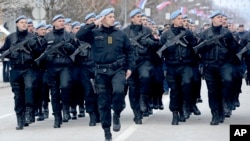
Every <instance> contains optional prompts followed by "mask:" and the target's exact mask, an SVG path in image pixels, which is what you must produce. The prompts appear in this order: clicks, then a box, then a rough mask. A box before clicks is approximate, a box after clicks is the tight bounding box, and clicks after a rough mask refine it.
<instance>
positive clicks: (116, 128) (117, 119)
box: [113, 113, 121, 132]
mask: <svg viewBox="0 0 250 141" xmlns="http://www.w3.org/2000/svg"><path fill="white" fill-rule="evenodd" d="M120 129H121V123H120V115H119V114H116V113H114V114H113V131H115V132H118V131H120Z"/></svg>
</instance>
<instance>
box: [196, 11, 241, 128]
mask: <svg viewBox="0 0 250 141" xmlns="http://www.w3.org/2000/svg"><path fill="white" fill-rule="evenodd" d="M210 18H211V22H212V24H211V27H209V28H208V29H207V30H205V31H203V32H202V33H201V40H200V42H201V43H202V42H203V41H204V40H209V39H211V40H213V41H212V43H209V44H207V45H204V46H202V47H201V48H200V49H198V52H200V55H201V59H202V61H203V64H204V72H205V80H206V83H207V88H208V100H209V101H208V102H209V107H210V109H211V113H212V120H211V122H210V124H211V125H218V124H219V123H220V122H224V115H225V114H226V113H227V112H229V111H230V109H229V105H228V104H229V102H228V101H229V98H230V95H231V93H232V88H233V74H234V72H233V71H234V69H233V66H234V63H237V62H239V61H238V58H237V57H236V53H237V52H238V51H239V49H240V48H239V45H238V43H237V42H236V41H235V40H234V37H233V35H232V33H231V32H230V31H229V30H228V29H227V28H224V27H223V14H222V13H221V12H220V11H215V12H213V13H212V15H211V16H210ZM219 37H220V38H219Z"/></svg>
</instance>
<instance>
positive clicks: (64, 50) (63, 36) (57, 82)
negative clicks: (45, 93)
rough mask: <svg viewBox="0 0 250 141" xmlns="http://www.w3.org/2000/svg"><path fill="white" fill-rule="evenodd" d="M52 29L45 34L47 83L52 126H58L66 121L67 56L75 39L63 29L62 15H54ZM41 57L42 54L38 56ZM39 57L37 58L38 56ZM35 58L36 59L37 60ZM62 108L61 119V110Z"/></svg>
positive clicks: (67, 90) (68, 82)
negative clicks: (53, 119)
mask: <svg viewBox="0 0 250 141" xmlns="http://www.w3.org/2000/svg"><path fill="white" fill-rule="evenodd" d="M52 22H53V31H51V32H49V33H48V34H46V35H45V37H44V38H45V40H46V41H47V48H46V49H45V51H44V53H46V54H45V56H46V57H44V58H45V60H46V66H47V76H48V79H49V80H48V82H49V83H48V85H49V88H50V91H51V102H52V110H53V114H54V117H55V122H54V128H60V125H61V122H62V121H63V122H68V120H69V119H70V114H69V97H70V93H71V87H72V86H71V84H72V76H71V70H72V69H71V67H72V64H73V61H72V60H71V58H70V57H69V55H70V54H72V53H73V52H74V51H75V41H74V39H73V38H72V36H71V34H70V33H69V32H67V31H65V30H64V16H63V15H61V14H60V15H56V16H55V17H54V18H53V19H52ZM40 57H41V58H42V56H40ZM40 57H39V58H40ZM39 58H37V59H36V60H39ZM62 109H63V119H62V115H61V110H62Z"/></svg>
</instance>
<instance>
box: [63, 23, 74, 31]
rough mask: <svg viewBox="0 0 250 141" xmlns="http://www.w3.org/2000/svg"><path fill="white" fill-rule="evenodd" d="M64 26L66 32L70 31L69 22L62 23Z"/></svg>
mask: <svg viewBox="0 0 250 141" xmlns="http://www.w3.org/2000/svg"><path fill="white" fill-rule="evenodd" d="M64 28H65V30H66V31H68V32H71V30H72V27H71V25H70V23H67V24H64Z"/></svg>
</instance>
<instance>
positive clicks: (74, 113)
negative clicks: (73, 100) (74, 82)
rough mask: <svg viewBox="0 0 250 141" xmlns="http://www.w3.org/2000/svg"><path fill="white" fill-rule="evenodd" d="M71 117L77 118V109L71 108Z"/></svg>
mask: <svg viewBox="0 0 250 141" xmlns="http://www.w3.org/2000/svg"><path fill="white" fill-rule="evenodd" d="M70 112H71V113H72V117H71V119H73V120H76V119H77V111H76V108H71V111H70Z"/></svg>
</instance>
